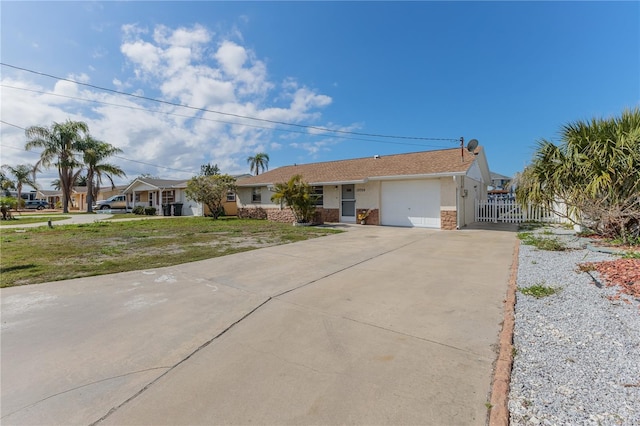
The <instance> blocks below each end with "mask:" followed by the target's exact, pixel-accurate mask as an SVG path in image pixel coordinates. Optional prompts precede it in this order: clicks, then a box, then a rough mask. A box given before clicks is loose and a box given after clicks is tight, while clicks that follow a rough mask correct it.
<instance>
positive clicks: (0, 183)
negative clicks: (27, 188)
mask: <svg viewBox="0 0 640 426" xmlns="http://www.w3.org/2000/svg"><path fill="white" fill-rule="evenodd" d="M14 187H15V185H14V184H13V182H12V181H11V179H9V178H8V177H7V175H5V174H4V170H0V189H2V192H3V193H4V195H5V196H7V197H8V196H9V194H10V193H9V190H10V189H14Z"/></svg>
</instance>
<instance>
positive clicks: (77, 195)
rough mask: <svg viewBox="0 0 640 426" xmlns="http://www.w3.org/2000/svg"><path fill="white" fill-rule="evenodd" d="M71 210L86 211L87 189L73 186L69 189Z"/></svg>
mask: <svg viewBox="0 0 640 426" xmlns="http://www.w3.org/2000/svg"><path fill="white" fill-rule="evenodd" d="M70 201H71V202H70V206H69V208H70V209H71V210H80V211H87V187H86V186H74V187H73V188H71V200H70Z"/></svg>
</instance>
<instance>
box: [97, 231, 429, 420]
mask: <svg viewBox="0 0 640 426" xmlns="http://www.w3.org/2000/svg"><path fill="white" fill-rule="evenodd" d="M418 241H419V240H412V241H409V242H408V243H406V244H402V245H400V246H397V247H394V248H392V249H390V250H386V251H384V252H381V253H378V254H376V255H373V256H370V257H368V258H366V259H363V260H361V261H358V262H355V263H353V264H351V265H348V266H345V267H344V268H340V269H338V270H336V271H333V272H331V273H328V274H325V275H323V276H321V277H319V278H316V279H313V280H311V281H308V282H306V283H303V284H300V285H298V286H296V287H293V288H290V289H289V290H285V291H282V292H280V293H278V294H276V295H275V296H269V297H268V298H267V299H266V300H264V301H263V302H262V303H260V304H258V305H257V306H256V307H254V308H253V309H252V310H250V311H249V312H247V313H246V314H245V315H243V316H242V317H241V318H240V319H238V320H236V321H235V322H233V323H232V324H230V325H229V326H228V327H226V328H225V329H224V330H222V331H221V332H220V333H218V334H217V335H215V336H214V337H212V338H211V339H209V340H207V341H206V342H204V343H203V344H202V345H200V346H199V347H198V348H196V349H195V350H194V351H192V352H191V353H190V354H189V355H187V356H186V357H185V358H183V359H181V360H180V361H178V362H177V363H176V364H174V365H173V366H171V367H170V368H169V369H168V370H167V371H165V372H164V373H162V374H161V375H159V376H158V377H156V378H155V379H153V380H152V381H151V382H149V383H147V384H146V385H145V386H144V387H143V388H142V389H140V390H139V391H138V392H136V393H134V394H133V395H131V396H130V397H129V398H127V399H126V400H125V401H124V402H122V403H120V404H119V405H117V406H116V407H113V408H111V409H110V410H109V411H108V412H107V413H106V414H105V415H104V416H102V417H100V418H99V419H97V420H96V421H94V422H93V423H91V424H90V425H89V426H95V425H98V424H99V423H102V422H103V421H104V420H106V419H107V418H109V417H110V416H111V415H112V414H113V413H115V412H116V411H118V410H119V409H120V408H122V407H124V406H125V405H127V404H128V403H129V402H131V401H133V400H134V399H136V398H137V397H138V396H140V395H142V394H143V393H144V392H145V391H146V390H147V389H149V388H150V387H151V386H153V385H154V384H155V383H156V382H158V381H159V380H160V379H162V378H163V377H165V376H166V375H168V374H169V373H170V372H172V371H173V370H174V369H176V368H177V367H178V366H180V365H181V364H183V363H185V362H186V361H188V360H189V359H190V358H191V357H193V356H194V355H195V354H197V353H198V352H200V351H201V350H202V349H204V348H206V347H207V346H209V345H210V344H211V343H213V342H214V341H215V340H217V339H218V338H220V337H221V336H223V335H224V334H225V333H227V332H228V331H229V330H231V329H232V328H233V327H235V326H236V325H238V324H239V323H241V322H242V321H244V320H245V319H247V318H248V317H250V316H251V315H252V314H253V313H255V312H256V311H258V310H259V309H260V308H262V307H263V306H265V305H266V304H267V303H269V302H270V301H271V300H273V299H276V298H279V297H281V296H283V295H285V294H288V293H291V292H293V291H296V290H299V289H301V288H303V287H307V286H309V285H311V284H314V283H316V282H318V281H321V280H323V279H325V278H328V277H331V276H333V275H336V274H339V273H341V272H344V271H347V270H349V269H351V268H353V267H355V266H358V265H361V264H363V263H366V262H369V261H370V260H373V259H376V258H378V257H380V256H383V255H386V254H389V253H392V252H394V251H397V250H400V249H402V248H405V247H408V246H410V245H412V244H415V243H417V242H418ZM389 331H392V330H389Z"/></svg>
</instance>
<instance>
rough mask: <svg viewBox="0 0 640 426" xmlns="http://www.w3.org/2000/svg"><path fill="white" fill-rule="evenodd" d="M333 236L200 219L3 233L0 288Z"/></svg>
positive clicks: (279, 226) (260, 222) (320, 231)
mask: <svg viewBox="0 0 640 426" xmlns="http://www.w3.org/2000/svg"><path fill="white" fill-rule="evenodd" d="M337 232H340V231H337V230H333V229H328V228H323V227H294V226H292V225H291V224H283V223H275V222H269V221H266V220H250V219H235V218H234V219H231V218H227V219H225V220H213V219H211V218H199V217H198V218H194V217H185V218H168V219H153V220H135V221H109V222H105V221H101V222H95V223H90V224H82V225H58V226H54V227H53V228H52V229H51V228H48V227H38V228H27V229H21V230H19V231H16V230H13V229H5V230H3V231H2V234H1V238H0V241H1V251H0V287H9V286H15V285H24V284H36V283H43V282H49V281H57V280H65V279H70V278H77V277H85V276H91V275H102V274H110V273H114V272H124V271H133V270H138V269H147V268H156V267H161V266H170V265H177V264H180V263H186V262H192V261H196V260H202V259H209V258H213V257H218V256H225V255H228V254H232V253H238V252H242V251H248V250H255V249H257V248H261V247H266V246H272V245H278V244H286V243H290V242H295V241H302V240H306V239H309V238H315V237H320V236H324V235H327V234H333V233H337Z"/></svg>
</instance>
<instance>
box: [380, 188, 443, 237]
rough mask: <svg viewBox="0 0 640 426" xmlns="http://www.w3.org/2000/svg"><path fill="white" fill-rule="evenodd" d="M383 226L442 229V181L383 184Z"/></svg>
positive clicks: (381, 216)
mask: <svg viewBox="0 0 640 426" xmlns="http://www.w3.org/2000/svg"><path fill="white" fill-rule="evenodd" d="M381 191H382V196H381V199H382V200H381V201H382V203H381V204H382V208H381V214H380V220H381V223H382V224H383V225H391V226H411V227H413V226H415V227H420V228H440V181H439V180H437V179H421V180H398V181H388V182H382V186H381Z"/></svg>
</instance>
